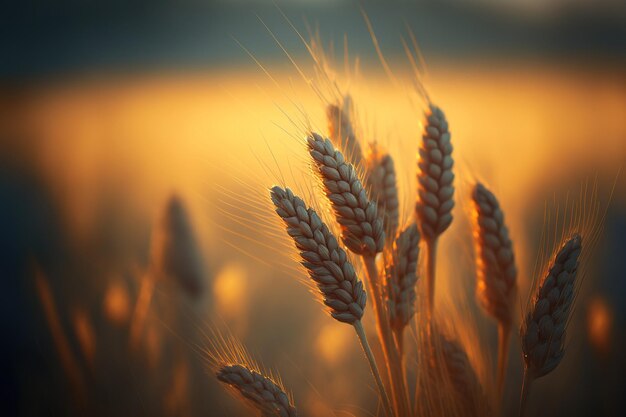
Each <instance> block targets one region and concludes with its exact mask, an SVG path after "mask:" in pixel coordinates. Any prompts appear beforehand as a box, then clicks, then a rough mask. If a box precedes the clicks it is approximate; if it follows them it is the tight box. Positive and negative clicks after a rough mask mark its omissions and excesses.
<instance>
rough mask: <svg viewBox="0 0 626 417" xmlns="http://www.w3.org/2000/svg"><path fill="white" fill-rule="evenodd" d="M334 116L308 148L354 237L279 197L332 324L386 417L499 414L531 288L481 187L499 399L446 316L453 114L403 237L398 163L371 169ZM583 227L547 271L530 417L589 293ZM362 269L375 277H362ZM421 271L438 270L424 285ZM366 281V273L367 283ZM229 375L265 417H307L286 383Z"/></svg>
mask: <svg viewBox="0 0 626 417" xmlns="http://www.w3.org/2000/svg"><path fill="white" fill-rule="evenodd" d="M326 114H327V121H328V128H329V137H328V138H326V137H324V136H321V135H320V134H318V133H314V132H309V133H308V134H307V136H306V146H307V148H308V152H309V155H310V158H311V162H312V166H313V171H314V172H315V174H316V175H317V176H319V179H320V180H321V184H322V188H323V190H324V193H325V195H326V197H327V198H328V200H329V202H330V205H331V206H332V212H333V214H334V217H335V220H336V222H337V223H338V226H339V227H338V229H339V230H340V231H341V235H340V236H339V238H338V237H336V236H335V235H334V234H333V233H332V231H331V230H332V229H333V227H332V226H330V227H329V226H328V225H326V224H325V223H324V222H323V221H322V219H321V217H320V216H319V215H318V213H316V211H315V210H314V209H313V208H311V207H310V206H309V205H308V204H307V203H306V202H305V201H304V200H303V199H302V198H300V197H299V196H297V195H295V194H294V193H293V191H292V190H291V189H289V188H287V187H280V186H274V187H272V188H271V190H270V198H271V201H272V202H273V204H274V206H275V212H276V214H277V215H278V216H279V217H280V219H282V221H283V223H284V226H285V227H286V232H287V234H288V235H289V236H290V238H291V239H292V240H293V243H294V244H295V246H296V248H297V251H298V254H299V257H300V263H301V265H302V266H303V267H304V268H305V269H306V271H307V273H308V278H309V279H310V280H311V281H312V282H313V283H314V285H315V287H316V290H317V291H319V295H321V298H322V300H323V303H324V304H325V306H326V307H327V309H328V312H329V313H330V316H331V317H332V318H333V319H335V320H337V321H339V322H342V323H345V324H346V325H347V326H352V327H353V328H354V330H355V332H356V335H357V337H358V340H359V342H360V344H361V346H362V348H363V352H364V353H365V358H366V359H367V362H368V364H369V366H370V369H371V373H372V375H373V377H374V381H375V383H376V386H377V388H378V393H379V398H380V402H379V404H380V406H381V409H379V410H378V412H379V413H380V412H381V411H382V413H384V415H386V416H387V417H393V416H422V415H424V416H425V415H464V416H467V415H472V416H489V415H496V414H498V412H499V411H498V409H499V408H500V407H499V403H500V401H501V397H502V391H503V385H504V381H505V373H506V369H507V357H508V351H509V340H510V335H511V332H512V326H513V324H514V318H515V309H516V308H518V306H517V299H518V294H517V287H518V285H517V267H516V263H515V254H514V250H513V245H512V241H511V239H510V238H509V232H508V229H507V226H506V223H505V219H504V214H503V211H502V209H501V208H500V205H499V203H498V200H497V198H496V196H495V195H494V194H493V193H492V192H491V191H490V190H489V189H487V188H486V187H485V186H484V185H483V184H481V183H476V184H475V185H474V186H473V189H472V192H471V202H472V207H473V213H474V216H473V220H474V229H473V230H474V245H475V248H476V275H477V280H476V298H477V299H478V302H479V304H480V306H481V307H482V308H483V310H484V312H485V313H486V315H488V316H489V317H491V318H492V319H493V320H494V321H495V323H496V324H497V326H498V334H499V338H498V344H499V347H498V358H497V369H496V372H495V373H496V378H495V380H496V383H495V385H496V387H484V386H482V385H481V381H480V378H479V377H478V375H477V373H476V371H475V369H474V368H473V367H472V364H471V362H470V360H469V358H468V354H467V353H466V351H465V350H464V347H463V345H462V344H461V343H460V342H459V340H457V339H456V338H455V336H454V335H453V334H449V333H450V332H447V331H446V330H445V329H444V327H443V326H441V325H439V322H438V320H437V319H436V314H435V312H436V308H437V307H436V306H435V284H436V281H437V273H436V272H437V271H436V257H437V242H438V240H439V238H440V237H441V235H442V234H443V233H445V232H446V230H447V229H448V228H449V226H450V224H451V223H452V220H453V217H452V209H453V207H454V204H455V203H454V197H455V181H454V178H455V176H454V161H453V158H452V154H453V146H452V142H451V134H450V130H449V126H448V121H447V120H446V117H445V114H444V112H443V111H442V110H441V108H439V107H437V106H436V105H434V104H432V103H430V102H429V103H428V107H427V109H426V111H425V114H424V120H423V126H424V128H423V132H422V135H421V141H420V143H419V145H418V163H417V172H416V175H417V193H416V203H415V212H414V216H413V221H412V222H410V224H408V225H406V226H404V227H401V226H400V219H399V196H398V186H397V183H396V172H395V168H394V161H393V158H392V156H391V155H389V154H388V153H387V152H386V151H385V150H383V149H382V148H381V147H380V146H378V145H376V144H374V145H372V146H371V149H370V150H369V152H368V153H367V155H364V154H363V153H362V151H361V147H360V145H359V142H358V140H357V138H356V137H355V132H354V129H353V126H352V123H351V120H350V114H349V112H348V111H345V107H344V106H342V103H339V104H338V105H329V106H328V108H327V112H326ZM348 155H349V157H348ZM579 225H580V226H581V230H572V231H571V232H570V233H566V234H564V235H563V239H562V240H561V241H560V242H559V243H558V244H556V245H555V248H556V250H555V251H554V253H553V254H551V256H550V257H549V258H548V257H546V259H547V262H546V263H545V265H544V266H543V269H542V274H543V275H541V276H539V277H537V278H536V279H535V280H534V282H535V284H534V285H533V287H532V288H531V293H530V294H529V297H528V300H529V302H528V305H527V306H526V309H525V311H524V312H523V318H522V320H521V321H522V324H521V328H520V338H519V340H520V343H521V350H522V352H523V362H524V369H525V371H524V380H523V384H522V390H521V391H522V392H521V394H520V397H521V401H520V415H523V414H524V409H525V404H526V402H527V399H528V396H529V392H530V387H531V384H532V382H533V380H535V379H537V378H540V377H542V376H545V375H546V374H548V373H550V372H552V371H553V370H554V369H555V368H556V367H557V366H558V365H559V363H560V362H561V360H562V358H563V355H564V342H565V333H566V328H567V325H568V322H569V319H570V317H571V314H572V308H573V303H574V301H575V298H576V294H577V288H578V287H579V286H578V281H577V270H578V269H579V260H580V258H581V251H582V243H583V242H582V238H581V234H584V232H585V230H584V229H585V228H584V227H582V224H581V223H579ZM348 252H352V255H349V254H348ZM420 256H421V257H422V259H420ZM351 259H355V260H360V261H361V262H362V265H361V266H358V265H357V267H356V268H355V266H354V265H353V263H352V262H351ZM420 261H421V262H423V264H424V265H425V268H422V269H423V270H424V271H425V273H424V274H423V275H425V276H424V277H421V276H420V275H422V274H420V268H418V264H419V262H420ZM359 271H364V273H363V276H359ZM421 279H424V280H426V291H425V294H424V295H423V296H422V295H421V294H418V291H417V286H416V284H417V283H418V280H421ZM420 301H422V302H420ZM368 311H370V313H367V312H368ZM365 314H371V315H373V318H374V320H373V322H374V323H375V326H376V332H375V334H376V335H377V339H378V340H377V345H378V346H379V347H380V351H381V352H382V355H380V356H379V360H378V361H377V360H376V356H375V355H374V354H373V352H372V348H371V347H370V341H368V337H367V335H366V332H365V330H364V326H363V317H364V315H365ZM412 321H415V323H416V328H417V329H418V333H419V335H420V337H417V338H416V339H417V340H418V349H420V354H419V355H417V356H418V361H417V363H416V366H417V367H418V368H419V369H417V370H416V372H415V374H417V375H418V378H417V381H416V383H415V389H411V388H412V387H411V386H410V384H409V381H408V378H407V367H408V366H409V364H408V363H407V361H406V349H405V337H404V335H405V333H406V332H408V331H410V328H411V326H410V324H411V322H412ZM407 329H409V330H407ZM372 333H373V332H372ZM380 358H382V359H383V360H380ZM217 365H218V366H217V367H216V375H217V378H218V379H219V380H220V381H222V382H223V383H224V384H226V385H227V386H229V387H230V388H232V389H231V391H232V392H235V393H237V394H240V395H241V396H242V397H243V398H244V399H245V400H246V402H247V403H248V404H249V405H250V406H252V407H253V408H256V409H257V410H259V411H260V412H261V414H262V415H264V416H270V415H271V416H295V415H296V413H297V412H296V406H295V402H294V400H293V398H291V397H290V396H289V395H288V393H287V390H286V389H285V387H284V386H283V385H282V383H279V382H278V380H276V379H275V378H272V377H271V376H270V375H265V374H264V373H263V371H261V370H260V369H259V368H258V367H255V366H251V365H250V364H248V363H246V361H245V360H241V361H239V363H237V361H236V360H230V361H222V363H219V361H218V363H217ZM487 388H490V389H491V388H493V389H491V391H490V390H489V389H487ZM412 392H414V394H413V395H412V394H411V393H412ZM488 392H497V394H496V395H488ZM494 397H496V398H494Z"/></svg>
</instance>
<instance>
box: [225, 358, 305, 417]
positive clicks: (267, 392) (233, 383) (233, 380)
mask: <svg viewBox="0 0 626 417" xmlns="http://www.w3.org/2000/svg"><path fill="white" fill-rule="evenodd" d="M216 376H217V379H218V380H220V381H221V382H223V383H224V384H226V385H228V386H229V387H231V388H233V389H234V390H235V391H236V392H238V393H239V394H241V396H243V398H244V399H245V400H246V401H248V403H249V404H250V405H252V406H253V407H254V408H256V409H257V410H259V411H260V412H261V413H262V415H263V416H264V417H270V416H271V417H296V416H297V415H298V412H297V410H296V407H295V406H294V405H293V404H292V403H291V402H290V400H289V396H288V395H287V394H286V393H285V391H284V390H283V388H281V387H280V386H279V385H278V384H276V383H275V382H274V381H273V380H272V379H271V378H269V377H267V376H264V375H262V374H260V373H259V372H257V371H254V370H251V369H248V368H247V367H246V366H244V365H238V364H237V365H226V366H222V367H221V368H220V369H219V370H218V371H217V373H216Z"/></svg>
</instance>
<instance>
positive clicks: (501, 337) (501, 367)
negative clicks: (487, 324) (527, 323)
mask: <svg viewBox="0 0 626 417" xmlns="http://www.w3.org/2000/svg"><path fill="white" fill-rule="evenodd" d="M510 340H511V325H510V324H505V323H502V322H501V323H499V324H498V378H497V382H498V396H499V397H500V398H502V393H503V391H504V377H505V375H506V365H507V361H508V357H509V342H510Z"/></svg>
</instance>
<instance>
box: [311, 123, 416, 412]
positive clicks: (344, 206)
mask: <svg viewBox="0 0 626 417" xmlns="http://www.w3.org/2000/svg"><path fill="white" fill-rule="evenodd" d="M307 144H308V147H309V152H310V154H311V156H312V158H313V161H314V164H315V166H316V167H317V171H318V173H319V175H320V177H321V180H322V182H323V185H324V187H323V188H324V192H325V193H326V196H327V197H328V199H329V200H330V203H331V205H332V207H333V211H334V213H335V217H336V219H337V222H338V223H339V225H340V227H341V231H342V234H341V237H342V241H343V242H344V244H345V245H346V246H347V247H348V249H350V250H351V251H352V252H354V253H356V254H358V255H361V256H362V258H363V263H364V264H365V271H366V273H367V278H368V282H369V284H370V290H371V292H372V301H373V302H372V307H373V310H374V316H375V317H376V326H377V329H378V336H379V339H380V342H381V346H382V348H383V354H384V356H385V365H386V367H387V374H388V376H389V380H390V381H391V391H392V395H393V397H394V403H395V406H396V410H398V413H400V414H401V415H405V414H407V413H408V410H409V408H410V402H409V398H408V395H407V394H406V388H405V386H404V382H403V376H402V364H401V358H400V356H399V354H398V351H397V349H396V348H395V346H394V340H393V334H392V332H391V328H390V326H389V319H388V317H387V311H386V308H385V307H386V306H385V303H384V301H383V299H382V283H381V280H380V277H379V276H378V269H377V267H376V262H375V256H376V254H377V253H379V252H382V250H383V249H384V246H385V232H384V229H383V223H382V220H381V219H380V218H379V217H378V209H377V206H376V204H375V203H374V202H372V201H371V200H370V198H369V197H368V195H367V192H366V190H365V189H364V188H363V184H362V182H361V180H360V179H359V177H358V175H357V173H356V170H355V168H354V165H352V164H350V163H349V162H347V161H346V160H345V159H344V156H343V154H342V153H341V152H340V151H339V150H337V149H335V147H334V146H333V144H332V142H331V141H330V140H329V139H324V138H322V137H321V136H320V135H318V134H316V133H311V134H310V135H309V136H308V137H307Z"/></svg>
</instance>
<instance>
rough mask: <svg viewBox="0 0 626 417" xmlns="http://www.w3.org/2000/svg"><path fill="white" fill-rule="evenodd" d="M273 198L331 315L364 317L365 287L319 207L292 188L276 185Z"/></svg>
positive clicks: (352, 320) (341, 318) (353, 319)
mask: <svg viewBox="0 0 626 417" xmlns="http://www.w3.org/2000/svg"><path fill="white" fill-rule="evenodd" d="M271 198H272V202H273V203H274V205H275V206H276V213H277V214H278V215H279V216H280V217H281V218H282V219H283V221H284V222H285V225H286V226H287V233H288V234H289V236H291V237H292V238H293V240H294V242H295V244H296V247H297V248H298V250H299V251H300V256H301V257H302V265H303V266H304V267H305V268H306V269H307V271H308V273H309V276H310V277H311V279H312V280H313V281H315V283H316V284H317V287H318V288H319V290H320V292H321V293H322V295H323V297H324V304H326V306H328V307H329V309H330V314H331V316H332V317H333V318H335V319H337V320H339V321H341V322H344V323H349V324H354V323H355V322H356V321H358V320H360V319H361V317H362V316H363V309H364V308H365V302H366V294H365V290H364V289H363V283H362V282H361V280H360V279H359V278H358V277H357V276H356V273H355V272H354V268H353V266H352V264H351V263H350V262H349V260H348V256H347V254H346V252H345V251H344V250H343V249H341V247H339V244H338V242H337V239H335V237H334V236H333V234H332V233H331V232H330V230H328V227H327V226H326V225H325V224H324V223H323V222H322V220H321V219H320V217H319V216H318V215H317V213H316V212H315V210H313V209H312V208H307V207H306V205H305V204H304V201H302V199H301V198H299V197H297V196H295V195H294V194H293V192H292V191H291V190H290V189H289V188H286V189H282V188H280V187H278V186H275V187H273V188H272V190H271Z"/></svg>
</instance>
